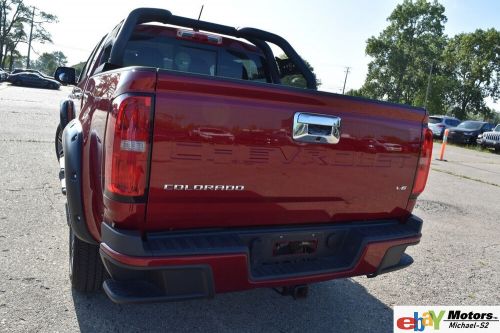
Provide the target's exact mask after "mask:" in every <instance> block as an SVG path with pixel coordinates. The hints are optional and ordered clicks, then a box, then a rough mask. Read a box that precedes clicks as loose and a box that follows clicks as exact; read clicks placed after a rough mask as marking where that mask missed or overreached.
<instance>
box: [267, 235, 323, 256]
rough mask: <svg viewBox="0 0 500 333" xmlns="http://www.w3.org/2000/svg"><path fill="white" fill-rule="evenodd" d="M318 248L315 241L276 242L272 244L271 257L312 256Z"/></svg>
mask: <svg viewBox="0 0 500 333" xmlns="http://www.w3.org/2000/svg"><path fill="white" fill-rule="evenodd" d="M317 247H318V240H317V239H310V240H295V241H277V242H275V243H274V249H273V255H274V256H286V255H309V254H314V252H316V249H317Z"/></svg>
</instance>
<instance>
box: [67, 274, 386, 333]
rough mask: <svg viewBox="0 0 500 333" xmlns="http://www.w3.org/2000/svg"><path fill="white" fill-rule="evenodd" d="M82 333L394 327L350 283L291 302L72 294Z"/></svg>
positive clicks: (257, 294) (257, 296)
mask: <svg viewBox="0 0 500 333" xmlns="http://www.w3.org/2000/svg"><path fill="white" fill-rule="evenodd" d="M73 300H74V306H75V310H76V314H77V317H78V323H79V325H80V330H81V331H82V332H145V331H147V332H154V331H161V332H172V331H173V332H298V331H301V332H330V331H337V332H372V331H377V330H379V328H389V327H391V326H392V310H391V308H389V307H387V306H386V305H385V304H383V303H382V302H380V301H379V300H378V299H376V298H375V297H373V296H372V295H371V294H369V293H368V292H367V290H366V289H365V288H364V287H363V286H361V285H360V284H358V283H356V282H355V281H353V280H351V279H341V280H335V281H331V282H326V283H321V284H315V285H312V286H311V287H310V290H309V297H308V298H307V299H302V300H297V301H294V300H293V299H292V298H291V297H283V296H280V295H278V294H277V293H275V292H274V291H273V290H271V289H257V290H251V291H246V292H240V293H229V294H221V295H217V296H216V297H215V299H212V300H196V301H188V302H176V303H160V304H143V305H117V304H113V303H112V302H111V301H110V300H109V299H108V298H107V297H106V296H105V295H104V294H103V293H100V294H94V295H90V296H88V295H82V294H80V293H78V292H75V291H73Z"/></svg>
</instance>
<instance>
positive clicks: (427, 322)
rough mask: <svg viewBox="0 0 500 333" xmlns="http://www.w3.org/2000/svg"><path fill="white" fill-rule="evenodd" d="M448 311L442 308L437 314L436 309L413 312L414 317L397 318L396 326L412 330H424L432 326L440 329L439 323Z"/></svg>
mask: <svg viewBox="0 0 500 333" xmlns="http://www.w3.org/2000/svg"><path fill="white" fill-rule="evenodd" d="M445 312H446V311H444V310H441V311H439V312H438V313H437V314H436V312H435V311H434V310H430V311H427V312H424V313H422V314H421V315H420V314H419V313H418V312H417V311H414V312H413V317H401V318H398V319H397V320H396V326H397V328H399V329H400V330H412V331H415V332H422V331H423V330H424V329H425V327H432V328H433V329H434V330H439V326H440V325H439V324H440V323H441V320H443V316H444V314H445Z"/></svg>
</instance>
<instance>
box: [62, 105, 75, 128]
mask: <svg viewBox="0 0 500 333" xmlns="http://www.w3.org/2000/svg"><path fill="white" fill-rule="evenodd" d="M73 119H75V104H74V103H73V101H72V100H70V99H65V100H63V101H61V104H60V105H59V125H60V126H61V129H63V128H65V127H66V125H67V124H68V123H69V122H70V121H72V120H73Z"/></svg>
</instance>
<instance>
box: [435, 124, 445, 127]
mask: <svg viewBox="0 0 500 333" xmlns="http://www.w3.org/2000/svg"><path fill="white" fill-rule="evenodd" d="M437 127H439V128H444V127H445V126H444V125H443V124H439V125H437Z"/></svg>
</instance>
